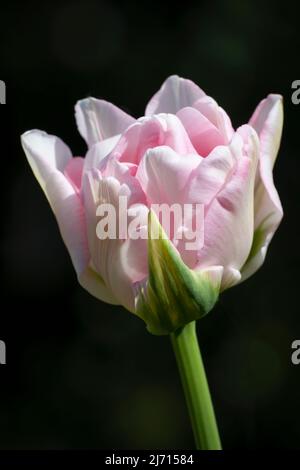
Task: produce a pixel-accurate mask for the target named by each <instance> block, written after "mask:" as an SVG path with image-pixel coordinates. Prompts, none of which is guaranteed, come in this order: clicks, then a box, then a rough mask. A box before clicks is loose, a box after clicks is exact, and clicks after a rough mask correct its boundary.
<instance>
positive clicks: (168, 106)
mask: <svg viewBox="0 0 300 470" xmlns="http://www.w3.org/2000/svg"><path fill="white" fill-rule="evenodd" d="M203 96H205V93H204V91H202V90H201V89H200V88H199V87H198V86H197V85H196V84H195V83H193V82H192V81H191V80H187V79H184V78H180V77H178V76H177V75H171V76H170V77H168V78H167V80H165V82H164V83H163V84H162V86H161V88H160V90H159V91H158V92H157V93H156V94H155V95H154V96H153V97H152V98H151V100H150V101H149V103H148V105H147V108H146V116H147V115H149V114H158V113H172V114H176V113H177V111H179V110H180V109H181V108H184V107H186V106H192V105H193V103H194V102H195V101H196V100H197V99H199V98H202V97H203Z"/></svg>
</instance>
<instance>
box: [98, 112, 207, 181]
mask: <svg viewBox="0 0 300 470" xmlns="http://www.w3.org/2000/svg"><path fill="white" fill-rule="evenodd" d="M163 145H165V146H168V147H170V148H172V149H173V150H174V151H175V152H178V153H180V154H181V155H183V156H184V155H187V154H191V153H194V154H195V155H197V152H196V150H195V148H194V147H193V145H192V143H191V141H190V139H189V136H188V134H187V132H186V130H185V129H184V127H183V125H182V123H181V122H180V120H179V118H178V117H177V116H174V115H171V114H159V115H155V116H151V117H144V118H141V119H138V120H137V121H136V122H135V124H134V125H132V126H130V127H129V128H128V129H127V130H126V132H124V134H123V135H122V136H121V138H120V140H119V142H118V143H117V145H116V146H115V148H114V149H113V151H112V152H111V154H110V155H109V156H108V158H107V160H104V161H103V165H101V167H100V169H101V171H104V172H105V174H111V173H112V172H113V166H114V164H115V161H118V162H123V163H130V164H133V165H139V163H140V161H141V159H142V157H143V156H144V154H145V153H146V152H147V151H148V150H149V149H151V148H154V147H160V146H163ZM198 159H199V157H198ZM105 166H106V169H105Z"/></svg>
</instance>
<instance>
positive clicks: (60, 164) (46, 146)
mask: <svg viewBox="0 0 300 470" xmlns="http://www.w3.org/2000/svg"><path fill="white" fill-rule="evenodd" d="M21 142H22V147H23V150H24V152H25V154H26V157H27V160H28V162H29V165H30V166H31V169H32V171H33V173H34V176H35V177H36V179H37V180H38V182H39V183H40V185H41V187H42V189H43V190H44V192H45V189H46V188H45V187H46V180H47V179H48V177H49V175H50V173H51V172H52V171H55V170H58V171H62V172H63V171H64V169H65V167H66V166H67V164H68V163H69V161H70V160H71V158H72V154H71V151H70V149H69V147H68V146H67V145H66V144H65V143H64V142H63V141H62V140H61V139H59V138H58V137H56V136H54V135H50V134H47V133H46V132H44V131H40V130H32V131H28V132H25V133H24V134H23V135H22V136H21ZM46 196H47V198H48V195H47V193H46ZM48 199H49V198H48Z"/></svg>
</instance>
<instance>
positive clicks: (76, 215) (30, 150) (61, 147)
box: [22, 131, 89, 275]
mask: <svg viewBox="0 0 300 470" xmlns="http://www.w3.org/2000/svg"><path fill="white" fill-rule="evenodd" d="M22 145H23V148H24V151H25V154H26V156H27V159H28V161H29V164H30V166H31V167H32V169H33V172H34V173H35V175H36V177H37V179H38V180H39V182H40V184H41V186H42V188H43V190H44V192H45V194H46V196H47V198H48V200H49V203H50V205H51V207H52V210H53V212H54V214H55V217H56V219H57V222H58V225H59V228H60V231H61V235H62V238H63V240H64V242H65V244H66V246H67V248H68V251H69V253H70V256H71V258H72V262H73V265H74V268H75V270H76V272H77V274H78V275H80V274H81V273H82V272H83V271H84V269H85V268H86V266H87V264H88V260H89V253H88V249H87V240H86V232H85V219H84V211H83V207H82V204H81V200H80V198H79V196H78V194H76V192H75V189H74V187H73V185H72V184H71V183H70V182H69V181H68V179H67V178H66V177H65V176H64V174H63V173H62V172H63V171H64V169H65V168H66V166H67V165H68V164H69V162H70V161H71V154H70V150H69V149H68V147H67V146H66V145H65V144H64V143H63V142H62V141H61V140H60V139H58V138H57V137H55V136H52V135H48V134H46V133H45V132H41V131H30V132H26V133H25V134H23V135H22Z"/></svg>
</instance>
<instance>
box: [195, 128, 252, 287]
mask: <svg viewBox="0 0 300 470" xmlns="http://www.w3.org/2000/svg"><path fill="white" fill-rule="evenodd" d="M234 139H238V140H240V139H241V138H240V136H239V135H238V134H237V136H236V137H235V138H234ZM248 147H249V149H248V156H243V154H242V153H241V154H240V157H239V159H238V161H237V163H236V168H235V171H234V172H233V173H232V174H231V177H230V179H229V181H228V182H226V184H225V185H224V187H223V188H222V189H221V191H220V192H219V193H218V194H217V196H216V197H215V198H214V199H213V201H212V203H211V205H210V207H209V210H208V212H207V214H206V217H205V225H204V246H203V248H202V249H201V250H200V251H199V254H198V257H199V258H198V259H199V262H198V267H197V269H198V268H203V267H206V266H210V265H215V264H219V265H222V266H224V275H223V280H222V289H225V288H227V287H230V286H231V285H233V284H234V283H236V282H238V281H239V279H240V275H239V271H240V269H241V267H242V266H243V265H244V263H245V261H246V259H247V257H248V255H249V252H250V248H251V244H252V237H253V220H254V207H253V206H254V181H255V172H256V166H257V158H258V141H257V136H256V134H255V133H254V132H253V133H252V135H251V137H249V142H248Z"/></svg>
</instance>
